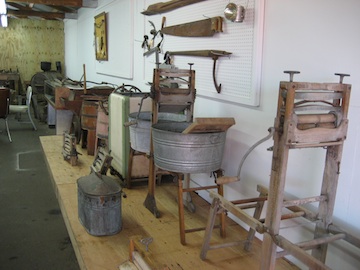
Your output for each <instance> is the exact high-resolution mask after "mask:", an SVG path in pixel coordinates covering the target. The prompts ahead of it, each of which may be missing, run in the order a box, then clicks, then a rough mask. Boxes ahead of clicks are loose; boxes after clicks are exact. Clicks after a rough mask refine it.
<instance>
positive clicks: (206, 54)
mask: <svg viewBox="0 0 360 270" xmlns="http://www.w3.org/2000/svg"><path fill="white" fill-rule="evenodd" d="M230 54H231V52H226V51H219V50H197V51H175V52H169V51H168V52H166V53H165V58H167V57H168V56H169V55H183V56H201V57H211V58H212V59H213V60H214V65H213V81H214V85H215V88H216V91H217V92H218V93H220V92H221V84H219V85H218V84H217V82H216V78H215V73H216V72H215V69H216V61H217V60H218V58H219V57H221V56H225V55H230Z"/></svg>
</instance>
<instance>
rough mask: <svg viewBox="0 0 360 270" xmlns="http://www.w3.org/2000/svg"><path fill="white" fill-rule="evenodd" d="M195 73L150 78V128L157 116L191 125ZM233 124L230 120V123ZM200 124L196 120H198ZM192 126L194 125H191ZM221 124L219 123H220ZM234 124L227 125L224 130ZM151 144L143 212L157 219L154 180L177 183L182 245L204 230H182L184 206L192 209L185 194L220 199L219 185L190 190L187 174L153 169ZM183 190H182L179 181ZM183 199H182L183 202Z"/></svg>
mask: <svg viewBox="0 0 360 270" xmlns="http://www.w3.org/2000/svg"><path fill="white" fill-rule="evenodd" d="M195 92H196V90H195V71H194V70H192V69H191V64H190V69H188V70H181V69H159V68H157V69H155V70H154V75H153V85H152V89H151V98H152V113H153V116H152V124H156V123H157V122H158V113H159V112H170V113H178V112H184V114H185V116H186V122H192V121H193V111H194V102H195ZM231 120H233V119H231ZM199 121H200V120H199ZM192 124H195V125H196V124H198V123H197V122H196V123H192ZM221 124H223V123H221ZM233 124H234V123H233V122H232V121H230V124H229V125H228V126H231V125H233ZM153 154H154V152H153V141H152V140H151V143H150V157H149V159H150V162H149V167H150V169H149V183H148V195H147V198H146V200H145V202H144V205H145V207H146V208H148V209H149V210H150V211H151V212H152V213H153V214H154V215H155V216H156V217H159V216H160V213H159V211H158V210H157V207H156V202H155V195H154V194H155V182H156V181H155V180H156V176H159V175H161V174H171V175H173V176H174V177H175V178H176V179H178V184H179V189H178V208H179V209H178V211H179V227H180V240H181V243H182V244H185V233H188V232H194V231H199V230H204V228H192V229H187V230H186V229H185V221H184V205H185V206H186V207H187V208H188V209H189V211H191V212H194V211H195V206H194V205H193V204H192V202H191V197H190V195H189V192H191V191H195V190H206V189H217V192H218V194H221V195H223V187H222V186H221V185H217V184H213V185H209V186H201V187H192V188H190V187H189V186H190V173H178V172H173V171H164V170H161V169H159V168H155V167H156V166H155V164H154V156H153ZM213 173H214V175H215V176H219V174H221V171H220V169H219V170H217V171H216V172H213ZM182 180H184V187H185V188H183V183H182V182H183V181H182ZM184 197H185V199H184ZM224 219H225V215H222V219H221V233H222V235H223V234H224V222H223V220H224Z"/></svg>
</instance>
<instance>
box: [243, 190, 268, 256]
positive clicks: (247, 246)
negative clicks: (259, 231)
mask: <svg viewBox="0 0 360 270" xmlns="http://www.w3.org/2000/svg"><path fill="white" fill-rule="evenodd" d="M257 189H258V191H259V192H260V194H259V197H267V195H268V193H267V190H265V189H263V188H262V187H261V186H258V187H257ZM264 204H265V201H259V202H257V203H256V207H255V211H254V215H253V217H254V218H255V219H257V220H259V219H260V216H261V212H262V210H263V208H264ZM255 233H256V231H255V230H254V229H252V228H250V230H249V232H248V236H247V239H246V242H245V245H244V249H245V250H246V251H249V250H250V248H251V244H252V241H253V239H254V237H255Z"/></svg>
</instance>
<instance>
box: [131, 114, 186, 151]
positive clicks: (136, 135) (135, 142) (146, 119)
mask: <svg viewBox="0 0 360 270" xmlns="http://www.w3.org/2000/svg"><path fill="white" fill-rule="evenodd" d="M185 120H186V116H185V115H183V114H176V113H164V112H160V113H159V115H158V121H159V122H165V121H172V122H183V121H185ZM129 121H130V122H131V121H136V124H134V125H131V126H130V127H129V129H130V143H131V147H132V149H134V150H136V151H139V152H142V153H150V128H151V112H140V114H139V115H138V113H137V112H134V113H131V114H130V115H129Z"/></svg>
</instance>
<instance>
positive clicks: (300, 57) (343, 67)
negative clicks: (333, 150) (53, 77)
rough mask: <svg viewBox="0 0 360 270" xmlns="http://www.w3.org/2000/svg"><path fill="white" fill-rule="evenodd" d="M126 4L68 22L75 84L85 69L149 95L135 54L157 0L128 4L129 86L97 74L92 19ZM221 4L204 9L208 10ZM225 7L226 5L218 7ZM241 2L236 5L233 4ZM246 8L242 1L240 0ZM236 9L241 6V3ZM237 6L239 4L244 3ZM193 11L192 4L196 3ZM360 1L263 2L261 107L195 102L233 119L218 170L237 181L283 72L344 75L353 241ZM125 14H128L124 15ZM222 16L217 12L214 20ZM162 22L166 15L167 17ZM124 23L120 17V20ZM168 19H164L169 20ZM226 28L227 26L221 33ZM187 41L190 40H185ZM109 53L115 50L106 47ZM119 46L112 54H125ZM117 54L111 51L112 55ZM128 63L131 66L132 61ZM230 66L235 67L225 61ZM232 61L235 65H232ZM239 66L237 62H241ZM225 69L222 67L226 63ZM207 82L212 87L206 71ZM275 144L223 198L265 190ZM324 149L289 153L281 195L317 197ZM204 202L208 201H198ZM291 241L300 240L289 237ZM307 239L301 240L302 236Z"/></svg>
mask: <svg viewBox="0 0 360 270" xmlns="http://www.w3.org/2000/svg"><path fill="white" fill-rule="evenodd" d="M123 1H126V0H116V1H105V0H103V1H99V4H100V5H99V8H98V9H97V10H93V9H80V11H79V18H78V20H76V21H72V20H68V21H66V22H65V43H66V44H65V70H66V74H67V76H68V77H70V78H72V79H76V80H78V79H80V77H81V76H82V72H83V71H82V65H83V64H86V73H87V74H86V76H87V79H88V80H92V81H98V82H101V81H106V82H111V83H114V84H117V85H120V84H122V83H127V84H133V85H136V86H138V87H140V88H141V89H143V90H144V91H149V89H148V86H147V85H146V81H147V80H148V78H147V77H146V74H147V73H149V72H150V73H151V69H152V67H150V68H151V69H150V71H149V70H144V69H145V68H144V67H145V66H146V67H147V69H149V68H148V67H149V64H148V63H147V61H149V59H144V57H143V56H142V53H143V50H142V49H141V48H140V45H141V42H142V38H143V35H144V34H148V33H147V32H146V31H145V29H146V30H147V26H148V22H147V20H150V19H151V20H158V19H159V18H160V17H153V16H151V17H149V16H143V15H141V14H140V11H142V10H143V9H145V8H146V7H147V6H148V4H149V3H154V2H158V1H146V2H145V1H141V0H137V1H130V2H131V3H132V6H131V10H132V11H131V12H132V14H131V17H130V21H132V23H133V26H129V27H133V29H134V32H133V37H132V40H130V41H129V42H130V43H131V44H132V45H131V46H133V55H132V58H131V59H132V60H133V62H132V63H125V62H122V63H118V64H119V65H129V66H132V67H133V69H132V72H133V73H132V74H133V77H132V79H125V78H120V77H114V76H107V75H104V74H99V73H96V64H99V63H97V62H96V61H95V53H94V47H93V41H94V38H93V17H94V16H95V15H97V14H98V13H99V12H100V11H102V10H105V11H106V12H109V13H110V15H112V14H111V12H112V10H111V9H109V10H106V9H107V6H109V5H110V6H111V5H112V4H114V5H117V4H123V3H122V2H123ZM214 1H219V0H208V1H205V2H203V3H202V4H201V5H203V10H204V14H206V5H207V3H208V4H210V3H211V2H214ZM223 2H224V5H223V6H224V7H225V5H226V4H227V3H228V1H225V0H224V1H223ZM234 2H239V3H241V1H234ZM242 2H244V3H245V1H242ZM239 3H238V4H239ZM244 3H242V4H244ZM196 5H197V4H196ZM358 11H360V1H358V0H344V1H341V2H339V1H335V0H318V1H311V0H278V1H266V3H265V19H264V43H263V59H262V60H263V61H262V74H261V97H260V106H259V107H249V106H241V105H239V104H237V103H232V102H223V101H219V100H216V99H213V98H212V99H210V98H206V97H204V96H198V97H197V99H196V103H195V115H196V116H218V117H220V116H226V117H234V118H235V119H236V125H235V126H233V127H231V129H230V130H229V131H228V134H227V140H226V149H225V156H224V159H223V169H224V170H225V174H226V175H236V173H237V168H238V163H239V162H240V160H241V158H242V156H243V154H244V153H245V151H246V150H247V149H248V148H249V147H250V146H251V145H252V144H253V143H255V142H256V141H257V140H259V139H260V138H262V137H263V136H265V135H266V134H267V129H268V127H270V126H272V125H273V121H274V117H275V114H276V106H277V104H276V103H277V95H278V86H279V81H281V80H286V81H287V80H288V75H286V74H284V73H283V71H284V70H299V71H301V74H299V75H296V77H295V80H298V81H309V82H310V81H313V82H338V80H339V79H338V77H336V76H335V75H334V73H336V72H340V73H349V74H351V77H346V78H345V82H346V83H350V84H352V86H353V87H352V95H351V104H350V110H349V119H350V123H349V130H348V136H347V140H346V142H345V147H344V152H343V158H342V164H341V174H340V179H339V186H338V192H337V199H336V207H335V213H334V219H335V223H336V224H339V225H341V226H342V227H344V228H345V229H347V230H348V231H350V232H352V233H353V234H354V235H360V225H359V224H360V209H359V205H360V196H358V190H359V189H360V181H358V180H359V179H358V178H359V176H360V166H359V161H360V146H359V144H360V121H359V115H360V87H359V85H360V77H359V76H358V74H360V50H359V48H360V29H359V26H360V16H359V15H358ZM125 12H128V11H125ZM221 14H222V10H219V15H221ZM165 15H166V14H165ZM117 16H119V18H121V16H122V14H117ZM166 16H167V15H166ZM227 23H228V22H225V27H226V24H227ZM121 34H122V33H121V32H119V31H118V28H117V27H116V26H114V25H110V26H109V35H115V36H117V37H118V39H119V40H120V41H121V39H122V35H121ZM190 42H191V41H190ZM109 46H110V47H109V50H111V51H112V53H114V48H113V47H111V46H112V44H109ZM127 46H128V45H124V47H121V46H119V47H116V48H115V51H116V50H119V51H120V50H122V49H124V48H127ZM115 53H116V52H115ZM130 61H131V60H130ZM228 61H232V59H229V60H228ZM233 61H236V58H235V60H234V59H233ZM238 64H239V65H241V63H240V62H239V63H238ZM224 65H226V63H224ZM208 80H212V77H211V72H209V78H208ZM271 145H272V141H268V142H267V143H265V144H263V145H261V146H259V147H258V148H257V149H256V150H255V151H254V152H253V153H252V154H251V155H250V156H249V158H248V159H247V160H246V163H245V165H244V167H243V171H242V174H241V182H239V183H234V184H230V185H229V186H228V187H227V188H226V197H228V198H229V199H231V198H239V197H249V196H253V195H257V194H256V185H257V184H259V183H260V184H264V185H268V183H269V175H270V166H271V158H272V153H271V152H268V151H267V150H266V149H267V148H268V147H269V146H271ZM324 152H325V151H324V150H322V149H306V150H293V151H291V153H290V159H289V165H288V177H287V182H286V191H287V192H288V193H289V194H291V195H294V196H298V197H307V196H314V195H318V194H319V190H320V183H321V179H322V170H323V165H324ZM192 178H193V179H194V181H196V182H198V183H200V184H205V183H209V181H212V180H209V178H208V176H207V175H193V176H192ZM203 196H204V197H207V195H206V194H203ZM289 234H290V237H291V236H293V237H294V238H298V237H299V236H298V235H294V234H292V233H289ZM304 234H306V233H304ZM330 252H331V256H328V264H329V265H330V266H331V267H332V268H334V269H340V267H341V269H358V267H357V265H359V262H360V252H359V250H358V249H351V248H348V247H347V246H345V247H341V248H331V249H330Z"/></svg>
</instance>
